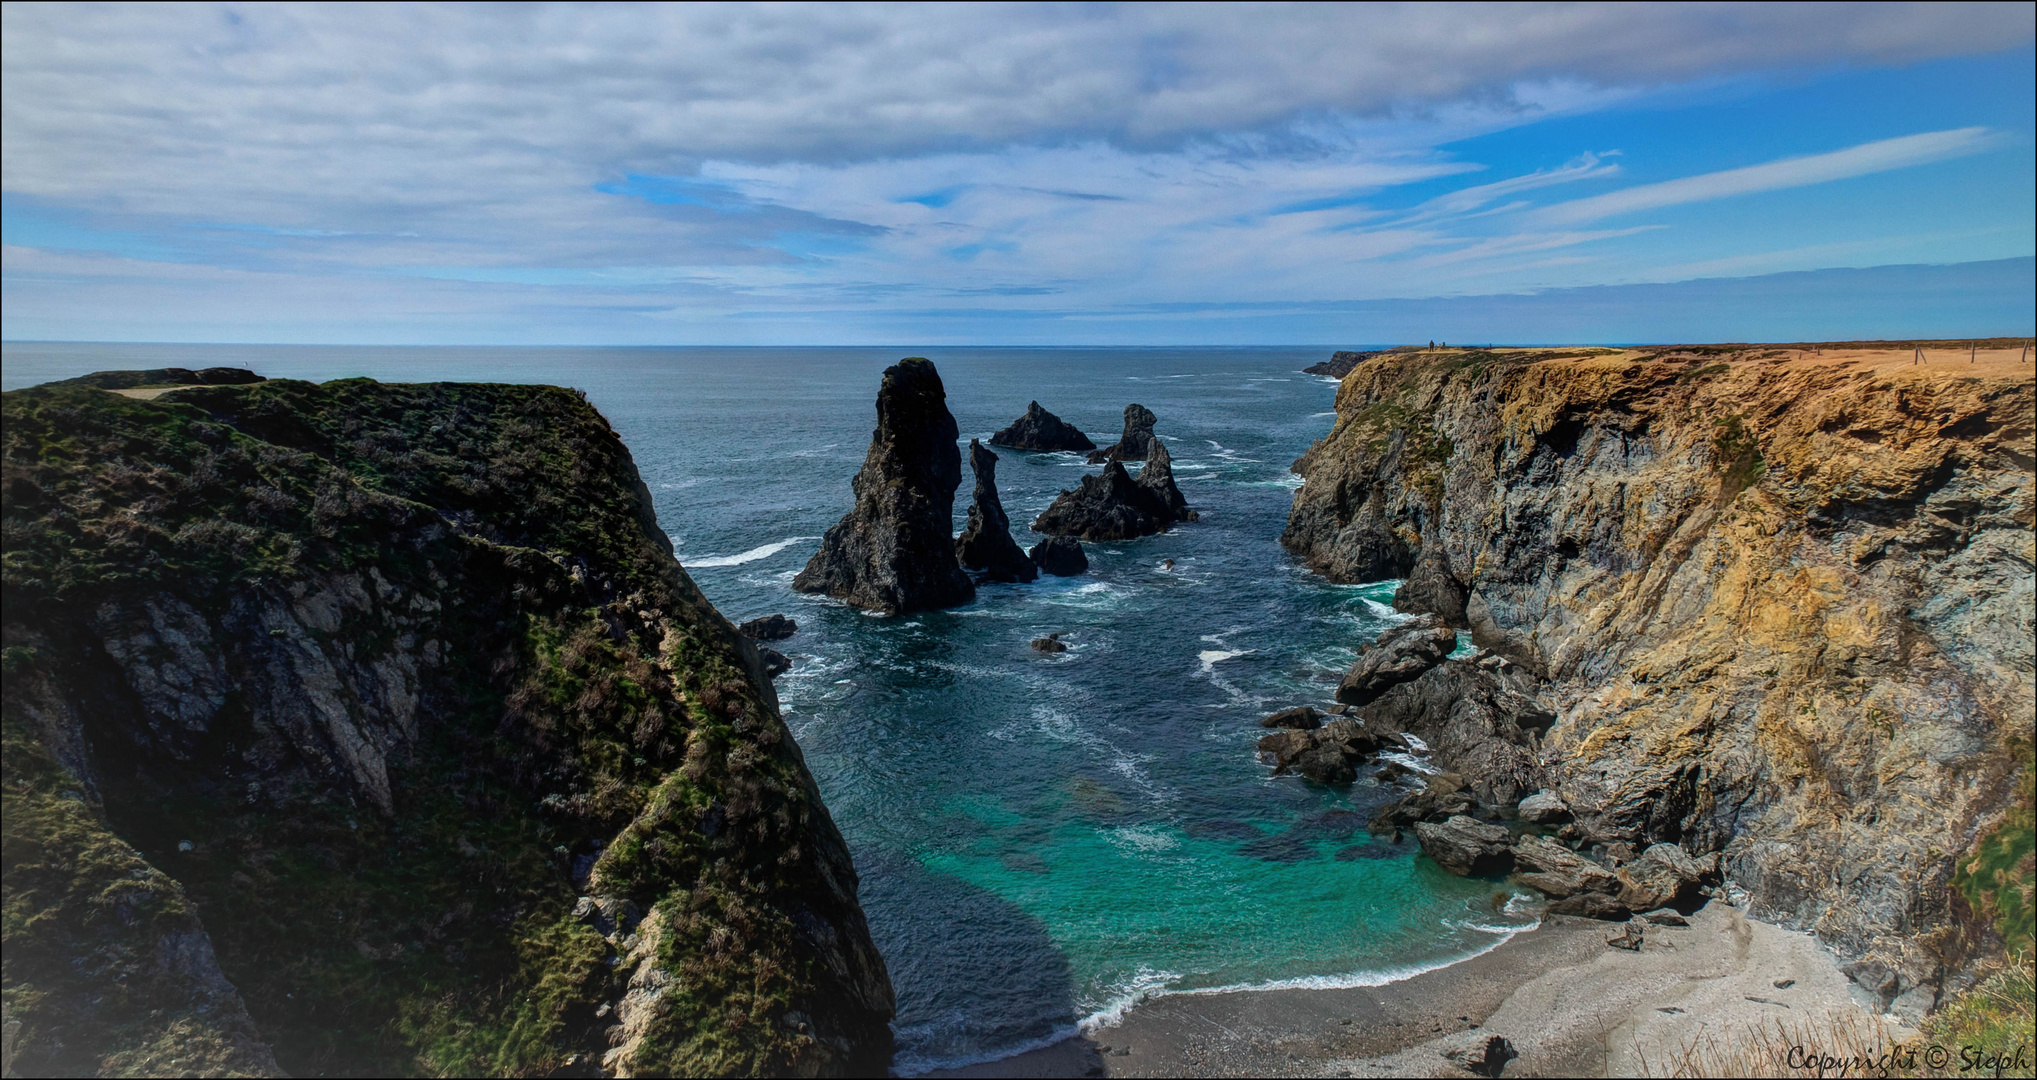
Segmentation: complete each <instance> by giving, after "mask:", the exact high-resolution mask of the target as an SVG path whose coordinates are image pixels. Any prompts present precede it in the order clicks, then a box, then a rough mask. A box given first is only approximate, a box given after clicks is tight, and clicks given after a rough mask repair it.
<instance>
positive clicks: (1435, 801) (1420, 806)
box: [1371, 773, 1477, 833]
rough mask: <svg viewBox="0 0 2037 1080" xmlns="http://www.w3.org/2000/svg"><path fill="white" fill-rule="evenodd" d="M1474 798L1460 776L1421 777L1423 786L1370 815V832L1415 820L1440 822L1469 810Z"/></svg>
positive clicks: (1388, 829) (1406, 826)
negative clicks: (1465, 788)
mask: <svg viewBox="0 0 2037 1080" xmlns="http://www.w3.org/2000/svg"><path fill="white" fill-rule="evenodd" d="M1476 808H1477V803H1476V800H1474V799H1473V798H1472V797H1471V793H1470V792H1469V791H1466V790H1464V784H1463V780H1462V778H1461V777H1458V776H1457V775H1456V774H1454V773H1443V774H1440V775H1436V776H1429V777H1426V778H1424V780H1423V784H1422V790H1420V791H1416V792H1411V793H1409V794H1407V795H1404V796H1402V797H1401V799H1400V801H1398V802H1396V803H1393V804H1392V805H1390V806H1386V807H1384V808H1382V809H1381V810H1380V811H1379V812H1378V813H1377V814H1374V815H1373V816H1372V823H1371V828H1372V831H1373V832H1376V833H1385V832H1391V831H1395V830H1398V829H1404V828H1408V827H1409V826H1412V825H1414V824H1416V823H1418V822H1423V821H1428V822H1442V821H1448V820H1449V819H1451V818H1453V817H1456V816H1457V815H1459V814H1470V813H1471V812H1472V811H1473V810H1474V809H1476Z"/></svg>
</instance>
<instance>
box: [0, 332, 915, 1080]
mask: <svg viewBox="0 0 2037 1080" xmlns="http://www.w3.org/2000/svg"><path fill="white" fill-rule="evenodd" d="M205 374H211V373H210V372H208V373H205ZM99 381H100V382H106V381H108V380H105V379H102V380H99ZM111 381H112V382H114V383H122V384H123V385H125V383H124V382H123V380H121V379H119V378H114V379H112V380H111ZM132 381H134V380H125V382H132ZM206 381H211V382H222V381H225V380H223V379H216V378H215V379H208V380H206ZM0 467H4V478H0V491H4V497H5V514H4V526H5V551H4V567H5V578H4V596H5V607H6V617H5V634H6V641H5V646H6V663H7V668H8V676H7V680H6V691H5V722H6V731H7V753H6V763H5V768H6V775H5V780H4V784H5V791H6V795H7V799H8V803H7V813H6V823H5V851H6V855H5V858H6V905H7V906H6V911H7V921H6V945H5V957H6V960H5V964H6V969H5V997H6V1002H7V1013H8V1019H9V1022H10V1023H14V1022H18V1023H19V1024H20V1025H21V1026H20V1028H19V1033H18V1037H17V1038H16V1039H15V1040H14V1041H15V1043H16V1047H15V1051H14V1052H15V1054H16V1067H17V1068H19V1069H20V1070H21V1071H38V1070H45V1071H87V1072H96V1071H102V1070H105V1071H115V1072H121V1071H137V1070H140V1071H160V1070H161V1068H163V1067H164V1066H162V1065H161V1064H160V1063H162V1062H168V1061H185V1062H198V1061H201V1060H202V1061H205V1062H210V1064H206V1065H193V1066H192V1067H194V1068H201V1069H205V1070H209V1071H220V1070H227V1071H242V1072H261V1071H267V1069H269V1068H273V1067H274V1066H280V1067H281V1068H283V1069H284V1070H287V1071H289V1072H293V1073H313V1072H318V1073H353V1074H378V1075H388V1074H420V1073H421V1074H439V1075H451V1074H472V1073H509V1074H526V1075H527V1074H534V1073H548V1072H552V1071H555V1070H558V1069H562V1068H563V1069H575V1070H581V1071H587V1070H593V1069H595V1068H597V1067H603V1068H606V1069H608V1070H610V1071H616V1072H622V1073H647V1072H676V1073H693V1074H753V1073H762V1072H798V1073H830V1072H844V1071H847V1072H857V1071H873V1070H876V1071H881V1070H882V1068H883V1067H884V1065H885V1063H886V1062H887V1061H888V1056H889V1033H888V1030H887V1029H886V1027H885V1022H886V1020H888V1017H889V1013H890V1008H891V1002H890V987H889V984H888V981H887V980H886V978H885V975H884V971H883V965H882V962H881V960H879V959H878V958H877V955H876V953H875V950H874V948H873V947H872V946H871V945H870V943H869V939H868V934H867V931H866V930H865V928H864V925H863V921H862V916H861V913H860V910H859V909H858V908H857V907H856V903H855V896H854V890H855V877H854V872H853V869H852V868H851V867H850V864H849V860H848V855H847V852H846V850H845V849H844V848H843V846H842V843H841V839H840V836H839V835H838V834H837V833H836V832H835V830H834V827H833V824H832V823H831V822H830V821H829V819H828V817H827V813H826V810H825V809H824V808H823V807H822V806H821V805H820V803H819V800H818V795H817V793H816V791H815V789H814V787H813V784H812V781H811V778H810V777H809V776H808V775H807V773H806V770H805V767H804V764H803V762H802V761H801V759H800V757H799V753H798V749H797V747H796V746H795V745H794V744H793V743H792V741H791V739H790V737H789V735H788V734H787V733H786V731H785V729H784V725H783V723H782V721H781V720H780V719H779V717H778V712H777V706H776V700H775V697H774V696H773V695H772V693H771V690H770V687H769V684H768V682H767V681H765V680H764V679H762V677H761V675H760V674H759V671H758V667H757V664H756V662H755V654H754V652H753V651H752V650H751V649H750V647H749V646H748V645H747V644H746V643H744V642H743V641H742V640H741V639H740V638H739V637H738V636H737V635H736V634H735V633H734V632H733V630H732V629H731V628H730V627H729V626H728V624H727V623H726V621H725V620H723V619H722V618H721V617H720V616H719V614H717V613H716V612H715V611H714V610H713V608H712V607H711V606H709V605H708V604H707V602H706V601H705V599H704V598H702V597H701V595H700V594H699V592H698V590H697V589H695V588H694V587H693V585H692V582H691V581H690V580H688V579H687V577H686V575H685V573H684V572H683V571H682V570H681V569H680V568H679V566H678V564H677V563H676V562H675V561H674V560H673V558H672V555H671V549H670V545H669V543H668V542H667V541H666V540H665V538H664V536H663V534H662V533H661V532H659V531H658V529H657V526H656V521H655V519H654V517H653V516H652V513H651V509H650V505H649V497H648V493H647V492H646V491H645V490H644V489H643V486H642V484H641V483H640V482H639V481H638V478H637V475H636V471H635V468H634V466H633V465H632V464H631V462H630V460H629V456H628V453H627V451H626V450H625V449H624V448H623V447H622V444H621V442H620V441H619V440H618V439H617V438H616V437H615V435H614V433H613V432H612V431H611V430H609V428H608V426H607V424H606V423H605V422H604V421H603V420H602V419H601V417H600V416H599V414H598V413H596V412H595V411H594V410H593V409H592V408H591V407H590V406H588V404H587V403H586V401H585V399H584V398H583V397H582V396H581V395H579V394H577V393H575V392H572V391H568V390H562V389H558V388H552V387H529V386H499V385H452V384H419V385H385V384H378V383H374V382H371V381H368V380H343V381H340V382H334V383H326V384H323V385H312V384H307V383H300V382H288V381H271V382H261V383H253V384H249V385H203V386H184V387H181V388H178V389H175V390H173V391H171V392H169V393H166V394H164V395H162V396H158V397H156V398H154V399H153V400H138V399H136V398H133V397H123V396H119V395H117V394H115V393H111V392H109V391H108V390H106V389H101V388H99V387H98V386H94V385H87V384H78V385H64V386H51V387H43V388H37V389H32V390H25V391H17V392H13V393H9V394H7V395H6V397H5V434H4V463H0ZM53 793H54V794H53ZM94 852H97V853H100V854H91V855H90V857H89V858H88V857H87V854H88V853H94ZM104 852H116V853H118V852H124V853H125V854H123V855H108V854H103V853H104ZM123 860H126V861H123ZM130 863H131V864H132V865H129V864H130ZM128 880H134V881H144V880H145V881H148V882H150V883H152V884H151V885H150V886H149V889H150V893H149V895H150V896H151V897H154V898H155V899H153V900H151V903H152V904H154V905H155V906H154V907H153V908H149V909H147V910H149V911H153V912H155V914H153V915H150V916H149V918H154V919H156V920H157V921H158V922H160V921H162V920H163V919H181V920H183V921H182V922H181V923H179V924H178V925H180V926H184V927H186V928H187V930H188V933H187V934H186V937H187V938H188V939H189V940H190V942H192V943H193V944H192V945H191V948H192V949H193V950H196V951H197V952H201V953H203V959H204V961H205V963H211V961H212V957H213V956H214V955H216V957H217V967H216V970H217V972H223V975H224V978H215V979H214V980H213V982H214V983H216V985H209V989H207V990H206V991H205V992H206V993H209V994H211V997H205V996H204V995H203V994H199V993H198V991H197V990H194V989H191V987H192V986H193V985H195V984H193V983H192V979H191V978H187V977H185V976H183V975H180V974H178V970H177V965H176V964H169V965H168V966H165V963H166V962H165V961H163V960H162V958H161V956H160V954H161V953H162V948H161V947H160V946H161V942H162V941H164V940H168V939H167V938H166V937H165V932H164V931H161V930H158V929H152V928H151V925H152V924H150V923H149V922H148V921H147V919H145V918H142V917H141V916H137V915H134V914H133V912H134V911H135V910H142V909H133V907H132V905H129V906H127V907H122V906H121V905H120V902H118V901H111V902H109V901H107V900H105V899H104V898H105V896H107V895H109V890H116V891H117V890H119V889H129V890H131V889H132V888H133V887H132V886H129V885H126V884H123V882H125V881H128ZM109 903H110V904H111V905H112V906H111V907H109ZM131 909H132V910H131ZM109 912H110V914H109ZM201 923H202V927H203V929H202V931H201V930H199V929H198V927H199V926H200V924H201ZM93 934H96V935H98V937H97V938H93V937H91V935H93ZM180 940H181V939H180ZM109 942H110V944H109ZM122 950H125V953H122ZM119 955H128V956H129V959H128V960H126V961H122V963H125V964H126V967H125V968H119V967H107V966H106V965H103V964H102V965H100V966H99V967H97V968H95V967H94V965H93V964H92V963H86V962H84V958H86V957H88V956H108V957H117V956H119ZM185 966H187V967H188V966H189V965H188V964H187V965H185ZM201 966H202V965H201ZM141 975H145V976H146V978H147V979H149V980H154V981H153V982H152V983H149V985H151V986H159V987H160V993H159V994H158V996H159V997H164V995H167V996H166V997H164V1000H165V1001H168V1002H169V1007H166V1006H165V1005H163V1004H162V1003H154V1004H147V1005H146V1007H145V1006H144V1003H141V1002H138V1001H137V1002H128V1001H125V1000H123V999H122V998H121V997H120V996H119V995H115V994H110V993H108V991H107V988H108V986H109V985H113V986H129V987H132V986H134V985H137V984H138V983H139V982H141V981H146V980H142V979H141V978H140V976H141ZM229 983H230V985H229ZM235 989H237V990H238V995H235V994H234V991H235ZM222 994H223V995H225V997H224V998H222V997H221V995H222ZM215 999H217V1000H228V999H230V1000H231V1006H232V1007H231V1008H214V1007H211V1004H210V1003H212V1002H214V1001H215ZM80 1000H86V1001H92V1002H94V1004H92V1005H91V1006H90V1007H88V1008H84V1009H76V1008H73V1007H72V1006H71V1005H69V1004H65V1003H74V1002H77V1001H80ZM242 1002H245V1012H244V1013H241V1012H239V1010H240V1008H241V1003H242ZM179 1003H182V1004H181V1005H180V1004H179ZM179 1007H181V1008H182V1009H183V1012H182V1013H179V1012H178V1011H177V1008H179ZM234 1016H238V1017H239V1019H238V1020H234V1019H233V1017H234ZM236 1024H237V1025H238V1026H236ZM91 1025H97V1026H96V1027H91ZM88 1029H89V1030H91V1031H96V1032H99V1034H98V1035H92V1036H86V1035H84V1034H83V1033H84V1032H86V1031H87V1030H88ZM257 1033H258V1034H257ZM235 1040H239V1041H238V1042H236V1041H235ZM264 1043H266V1048H265V1047H264V1045H263V1044H264ZM208 1047H211V1048H212V1049H207V1048H208ZM271 1048H272V1049H273V1051H274V1055H275V1057H274V1066H272V1065H269V1064H267V1053H268V1049H271ZM235 1053H238V1054H239V1055H240V1056H238V1057H235V1056H234V1055H235ZM179 1054H183V1055H185V1056H183V1057H178V1055H179ZM206 1054H210V1055H211V1056H210V1057H205V1056H204V1055H206ZM145 1061H154V1062H157V1063H159V1064H158V1065H155V1066H150V1065H146V1064H144V1062H145ZM179 1067H180V1068H181V1067H182V1066H179Z"/></svg>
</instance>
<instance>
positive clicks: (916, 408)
mask: <svg viewBox="0 0 2037 1080" xmlns="http://www.w3.org/2000/svg"><path fill="white" fill-rule="evenodd" d="M956 435H957V428H956V427H955V418H954V416H953V415H951V414H950V413H949V412H948V395H947V391H946V389H945V388H943V387H942V385H941V376H940V373H939V372H937V371H935V370H934V365H933V363H932V362H931V361H928V360H926V359H925V358H923V357H917V356H912V357H907V358H906V359H904V360H900V361H899V362H898V363H896V364H893V365H892V366H891V367H889V368H886V369H885V371H884V383H883V385H882V386H881V387H880V388H879V389H878V391H877V430H876V431H874V432H872V433H871V435H870V452H869V454H867V455H866V456H865V457H864V458H863V468H862V470H861V471H859V472H857V473H856V479H855V481H854V483H853V485H852V486H853V488H854V490H855V493H856V505H855V508H854V509H852V510H850V511H849V512H848V513H847V514H844V515H842V520H841V521H839V522H836V523H835V526H834V527H833V528H831V529H829V530H828V532H827V536H826V537H824V538H823V539H822V540H821V544H820V550H819V551H818V552H815V553H814V556H813V559H812V560H811V561H810V562H808V563H807V564H806V569H804V570H802V571H800V572H799V576H798V577H795V578H793V579H792V587H793V588H794V589H797V590H799V591H800V592H810V593H825V594H827V595H829V596H832V597H835V598H836V599H838V600H844V601H847V602H848V603H851V604H854V605H856V606H857V607H861V608H867V609H869V610H872V611H882V612H888V613H892V614H896V613H899V612H906V611H922V610H926V609H929V608H945V607H954V606H956V605H958V604H966V603H968V602H969V601H970V600H973V599H975V597H976V586H975V585H973V584H971V583H970V581H969V575H968V574H966V573H964V572H963V570H962V565H961V563H960V562H958V561H957V560H956V557H955V543H954V534H953V521H954V511H955V488H956V487H957V486H958V485H960V484H961V482H962V455H961V452H960V451H958V450H957V449H956V448H955V439H956Z"/></svg>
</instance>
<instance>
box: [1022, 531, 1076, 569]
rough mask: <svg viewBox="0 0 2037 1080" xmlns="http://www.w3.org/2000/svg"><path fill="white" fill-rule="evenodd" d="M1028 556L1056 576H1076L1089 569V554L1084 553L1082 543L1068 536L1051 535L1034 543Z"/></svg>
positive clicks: (1038, 565)
mask: <svg viewBox="0 0 2037 1080" xmlns="http://www.w3.org/2000/svg"><path fill="white" fill-rule="evenodd" d="M1026 557H1027V558H1030V559H1032V560H1033V565H1035V566H1037V567H1039V568H1040V569H1041V570H1044V571H1046V572H1047V573H1049V574H1052V575H1054V576H1055V577H1074V576H1075V575H1077V574H1081V573H1084V572H1086V571H1088V569H1089V556H1087V555H1084V554H1083V553H1082V545H1081V544H1079V543H1077V542H1076V541H1075V540H1074V539H1073V538H1072V537H1067V536H1050V537H1048V538H1046V539H1045V540H1042V541H1040V542H1039V543H1037V544H1034V545H1033V550H1031V551H1029V552H1027V553H1026Z"/></svg>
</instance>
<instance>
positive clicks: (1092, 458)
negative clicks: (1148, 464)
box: [1089, 404, 1160, 465]
mask: <svg viewBox="0 0 2037 1080" xmlns="http://www.w3.org/2000/svg"><path fill="white" fill-rule="evenodd" d="M1159 422H1160V418H1159V417H1157V416H1154V415H1153V410H1151V409H1149V408H1147V407H1145V406H1144V405H1136V404H1134V405H1127V406H1125V433H1124V434H1123V435H1120V436H1118V441H1117V442H1116V443H1115V444H1113V445H1111V446H1106V447H1104V448H1103V449H1101V450H1098V451H1097V452H1096V453H1094V454H1091V455H1089V463H1090V464H1091V465H1101V464H1103V463H1104V462H1106V461H1144V460H1146V457H1147V455H1149V454H1151V453H1152V452H1153V447H1154V446H1155V445H1156V444H1157V442H1158V440H1156V439H1154V438H1153V425H1154V424H1157V423H1159Z"/></svg>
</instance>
